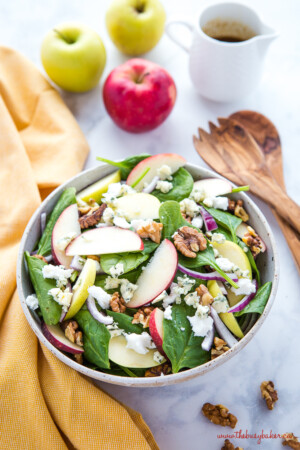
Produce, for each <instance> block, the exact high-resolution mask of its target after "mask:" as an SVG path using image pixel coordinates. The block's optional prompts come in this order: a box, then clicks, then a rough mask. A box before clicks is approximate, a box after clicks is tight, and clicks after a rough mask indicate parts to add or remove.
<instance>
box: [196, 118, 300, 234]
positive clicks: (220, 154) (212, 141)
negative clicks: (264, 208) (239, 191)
mask: <svg viewBox="0 0 300 450" xmlns="http://www.w3.org/2000/svg"><path fill="white" fill-rule="evenodd" d="M218 121H219V124H220V126H219V127H217V126H215V125H214V124H212V123H210V124H209V125H210V134H209V133H207V132H206V131H204V130H203V129H200V128H199V139H198V138H196V137H194V145H195V148H196V150H197V152H198V153H199V155H200V156H201V157H202V158H203V159H204V160H205V161H206V162H207V163H208V164H209V165H210V166H211V167H213V169H214V170H216V171H217V172H219V173H221V174H222V175H223V176H225V177H226V178H229V179H231V180H232V181H233V182H235V183H237V184H249V185H250V186H251V191H252V192H253V193H254V194H255V195H256V196H257V197H259V198H261V199H262V200H263V201H265V202H267V203H268V204H269V205H271V206H272V207H273V208H274V209H275V210H276V212H277V213H278V214H279V215H280V216H281V217H283V218H284V219H285V220H286V221H287V222H289V223H290V224H291V225H292V227H293V228H294V229H295V230H297V231H298V232H299V233H300V207H299V206H298V205H297V204H296V203H295V202H294V201H293V200H292V199H291V198H290V197H289V196H288V195H287V194H286V193H285V192H284V191H283V190H282V189H281V187H280V186H279V184H278V183H277V182H276V180H275V178H273V176H272V173H271V172H270V170H269V169H268V167H267V165H266V163H265V158H264V154H263V152H262V151H261V149H260V147H259V146H258V145H257V143H256V141H255V139H254V138H253V137H252V136H251V134H250V133H249V132H248V131H246V129H245V128H243V127H242V126H241V125H240V124H239V122H237V121H236V120H233V119H226V118H219V119H218Z"/></svg>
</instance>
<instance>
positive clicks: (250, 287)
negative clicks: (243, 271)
mask: <svg viewBox="0 0 300 450" xmlns="http://www.w3.org/2000/svg"><path fill="white" fill-rule="evenodd" d="M237 285H238V288H233V287H231V291H232V292H233V293H234V294H235V295H250V294H253V293H254V292H255V291H256V287H255V284H254V283H252V281H251V280H250V279H249V278H240V279H239V280H238V282H237Z"/></svg>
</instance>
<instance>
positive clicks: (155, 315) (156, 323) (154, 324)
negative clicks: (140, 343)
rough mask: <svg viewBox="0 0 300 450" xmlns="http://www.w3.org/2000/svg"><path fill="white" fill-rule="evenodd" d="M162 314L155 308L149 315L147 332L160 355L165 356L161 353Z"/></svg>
mask: <svg viewBox="0 0 300 450" xmlns="http://www.w3.org/2000/svg"><path fill="white" fill-rule="evenodd" d="M163 320H164V313H163V312H162V310H161V309H159V308H155V309H154V310H153V311H152V313H151V314H150V320H149V331H150V334H151V337H152V340H153V342H154V344H155V345H156V347H157V350H158V351H159V353H160V354H161V355H164V356H165V357H166V355H165V352H164V351H163V339H164V328H163Z"/></svg>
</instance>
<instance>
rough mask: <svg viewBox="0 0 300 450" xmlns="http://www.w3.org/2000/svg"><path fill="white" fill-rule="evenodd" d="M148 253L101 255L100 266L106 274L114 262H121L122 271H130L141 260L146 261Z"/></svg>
mask: <svg viewBox="0 0 300 450" xmlns="http://www.w3.org/2000/svg"><path fill="white" fill-rule="evenodd" d="M149 256H150V255H149V254H143V253H112V254H108V255H102V256H101V267H102V269H103V270H104V272H106V273H107V274H108V275H110V269H111V268H112V267H114V266H115V265H116V264H118V263H121V264H123V267H124V273H127V272H130V270H133V269H135V268H136V267H138V266H139V265H140V264H142V263H143V262H145V261H147V259H148V258H149Z"/></svg>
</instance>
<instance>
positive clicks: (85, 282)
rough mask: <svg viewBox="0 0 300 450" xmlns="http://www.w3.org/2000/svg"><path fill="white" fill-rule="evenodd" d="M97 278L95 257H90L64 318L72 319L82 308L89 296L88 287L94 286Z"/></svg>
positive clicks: (77, 282)
mask: <svg viewBox="0 0 300 450" xmlns="http://www.w3.org/2000/svg"><path fill="white" fill-rule="evenodd" d="M95 279H96V264H95V261H94V260H93V259H90V258H88V259H87V260H86V262H85V264H84V266H83V269H82V272H81V274H80V275H79V277H78V279H77V281H76V283H75V285H74V287H73V292H74V293H73V297H72V302H71V305H70V308H69V310H68V312H67V314H66V317H65V318H64V320H67V319H71V318H72V317H73V316H75V314H76V313H77V312H78V311H79V310H80V308H81V307H82V305H83V304H84V302H85V301H86V299H87V298H88V295H89V293H88V288H89V287H90V286H93V284H94V283H95Z"/></svg>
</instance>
